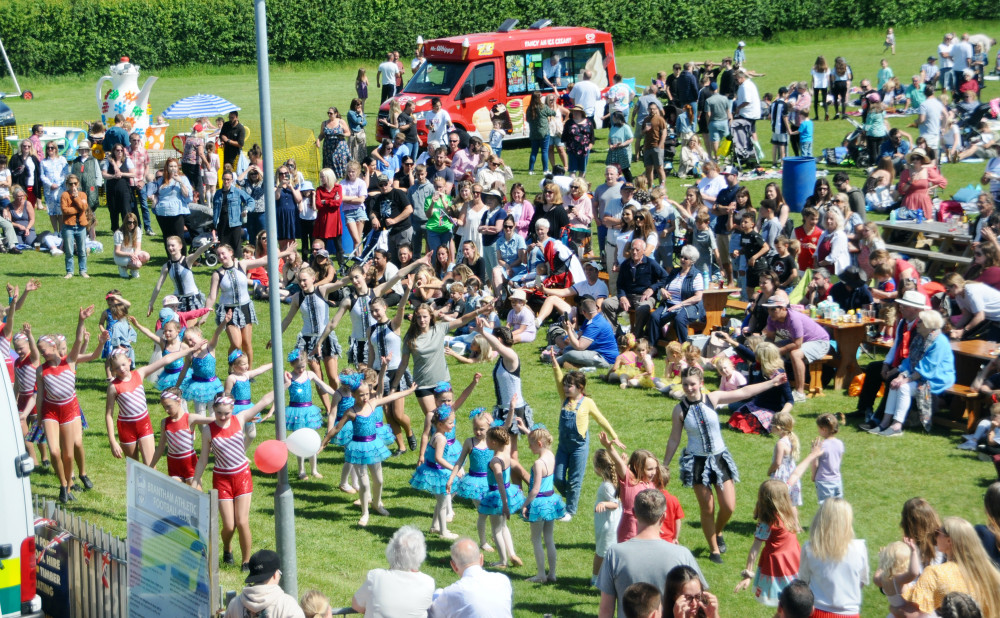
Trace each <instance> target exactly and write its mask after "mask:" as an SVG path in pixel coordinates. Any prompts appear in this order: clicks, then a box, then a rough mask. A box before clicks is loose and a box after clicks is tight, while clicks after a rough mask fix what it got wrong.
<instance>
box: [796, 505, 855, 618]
mask: <svg viewBox="0 0 1000 618" xmlns="http://www.w3.org/2000/svg"><path fill="white" fill-rule="evenodd" d="M799 579H801V580H803V581H805V582H806V583H808V584H809V589H810V590H812V593H813V596H814V601H813V607H814V608H815V609H816V610H817V611H819V612H825V613H830V614H845V615H854V616H857V615H860V613H861V596H862V594H861V589H862V588H863V587H865V586H866V585H867V584H868V579H869V572H868V550H867V548H866V547H865V542H864V540H862V539H855V538H854V511H853V510H852V509H851V505H850V504H849V503H848V502H847V501H846V500H844V499H842V498H827V499H826V500H825V501H824V502H823V504H821V505H820V507H819V510H818V511H817V512H816V516H815V517H813V520H812V525H811V526H810V527H809V541H807V542H806V544H805V545H803V546H802V554H801V559H800V562H799Z"/></svg>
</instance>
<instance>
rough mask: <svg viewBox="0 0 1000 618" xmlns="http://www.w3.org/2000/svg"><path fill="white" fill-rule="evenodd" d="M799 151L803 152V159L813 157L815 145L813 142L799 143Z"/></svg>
mask: <svg viewBox="0 0 1000 618" xmlns="http://www.w3.org/2000/svg"><path fill="white" fill-rule="evenodd" d="M799 149H800V150H801V151H802V156H803V157H811V156H813V143H812V142H799Z"/></svg>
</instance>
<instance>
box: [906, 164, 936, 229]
mask: <svg viewBox="0 0 1000 618" xmlns="http://www.w3.org/2000/svg"><path fill="white" fill-rule="evenodd" d="M926 169H927V178H921V179H919V180H914V181H913V182H912V183H911V182H910V170H903V173H901V174H900V175H899V184H898V185H897V186H896V189H897V190H898V191H899V193H900V194H901V195H902V196H903V207H905V208H906V209H908V210H917V209H918V208H920V209H923V211H924V219H927V220H928V221H929V220H930V219H931V217H932V216H933V215H934V204H933V203H932V202H931V195H930V188H931V187H932V186H934V185H937V186H939V187H941V188H942V189H943V188H944V187H947V186H948V180H947V179H945V178H944V177H943V176H942V175H941V172H939V171H938V169H937V168H936V167H931V166H928V167H927V168H926ZM904 184H906V185H908V188H907V189H906V191H903V189H902V187H903V185H904Z"/></svg>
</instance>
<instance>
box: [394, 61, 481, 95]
mask: <svg viewBox="0 0 1000 618" xmlns="http://www.w3.org/2000/svg"><path fill="white" fill-rule="evenodd" d="M467 66H469V65H468V64H466V63H464V62H441V61H432V60H428V61H427V62H425V63H423V64H422V65H421V66H420V68H419V69H417V72H416V74H415V75H414V76H413V77H412V78H410V81H409V82H407V83H406V86H405V87H404V88H403V93H409V94H430V95H446V94H451V91H452V90H454V89H455V84H457V83H458V80H459V79H461V77H462V74H463V73H465V68H466V67H467Z"/></svg>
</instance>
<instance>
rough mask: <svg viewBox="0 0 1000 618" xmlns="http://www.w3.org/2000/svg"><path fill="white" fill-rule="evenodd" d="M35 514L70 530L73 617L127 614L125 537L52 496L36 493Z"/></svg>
mask: <svg viewBox="0 0 1000 618" xmlns="http://www.w3.org/2000/svg"><path fill="white" fill-rule="evenodd" d="M34 506H35V514H36V516H39V517H42V518H44V519H47V520H50V522H53V523H49V525H50V526H52V527H53V528H57V529H59V530H60V531H61V532H64V533H68V536H67V537H66V538H65V540H63V541H62V544H63V545H64V546H66V548H67V557H68V562H69V594H70V611H71V615H72V616H73V617H74V618H91V617H93V618H119V617H120V618H125V617H126V616H128V547H127V546H126V544H125V541H124V540H122V539H120V538H118V537H116V536H113V535H111V534H110V533H109V532H107V531H106V530H102V529H100V528H98V527H97V526H95V525H94V524H91V523H89V522H87V521H85V520H84V519H83V518H81V517H79V516H76V515H73V514H72V513H69V512H67V511H64V510H63V509H62V508H60V507H59V506H57V505H56V503H55V502H53V501H51V500H43V499H41V498H39V497H38V496H35V497H34Z"/></svg>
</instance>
